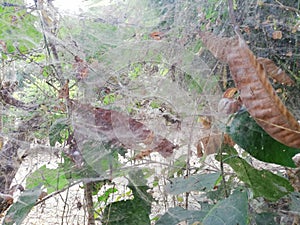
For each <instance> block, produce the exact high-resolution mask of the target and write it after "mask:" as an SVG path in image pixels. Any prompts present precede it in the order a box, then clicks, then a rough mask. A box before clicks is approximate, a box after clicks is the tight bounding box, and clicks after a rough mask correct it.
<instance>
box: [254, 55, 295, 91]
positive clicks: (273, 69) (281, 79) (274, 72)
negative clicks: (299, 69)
mask: <svg viewBox="0 0 300 225" xmlns="http://www.w3.org/2000/svg"><path fill="white" fill-rule="evenodd" d="M257 61H258V62H259V63H261V64H262V65H263V66H264V67H265V69H266V71H267V75H268V76H270V77H271V78H273V79H274V80H275V81H276V82H278V83H281V84H285V85H294V84H295V82H294V81H293V80H292V79H291V78H290V77H289V76H288V75H287V74H286V73H285V72H284V71H283V70H282V69H281V68H279V67H278V66H276V65H275V63H274V62H273V61H272V60H270V59H266V58H260V57H259V58H257Z"/></svg>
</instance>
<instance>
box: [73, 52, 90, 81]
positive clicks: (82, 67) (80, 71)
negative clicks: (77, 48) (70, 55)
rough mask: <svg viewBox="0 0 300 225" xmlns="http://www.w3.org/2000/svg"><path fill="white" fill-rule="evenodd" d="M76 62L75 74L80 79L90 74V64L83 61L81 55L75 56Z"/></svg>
mask: <svg viewBox="0 0 300 225" xmlns="http://www.w3.org/2000/svg"><path fill="white" fill-rule="evenodd" d="M74 59H75V63H74V64H73V68H74V69H75V76H76V78H77V79H78V80H82V79H84V78H86V77H87V76H88V72H89V67H88V64H87V63H86V62H85V61H83V60H82V59H81V58H80V57H79V56H75V58H74Z"/></svg>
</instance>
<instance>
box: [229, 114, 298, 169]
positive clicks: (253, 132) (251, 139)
mask: <svg viewBox="0 0 300 225" xmlns="http://www.w3.org/2000/svg"><path fill="white" fill-rule="evenodd" d="M227 132H228V134H229V135H230V136H231V137H232V139H233V140H234V141H235V142H236V143H237V144H238V145H239V146H240V147H242V148H243V149H244V150H245V151H247V152H248V153H249V154H250V155H252V156H253V157H255V158H256V159H258V160H261V161H264V162H269V163H276V164H279V165H282V166H288V167H295V163H294V162H293V160H292V157H293V156H294V155H295V154H297V153H300V149H295V148H290V147H288V146H286V145H284V144H281V143H280V142H278V141H276V140H274V139H273V138H272V137H270V136H269V135H268V134H267V133H266V132H265V131H264V130H263V129H262V128H261V127H260V126H258V125H257V123H256V122H255V121H254V120H253V119H252V118H251V117H250V115H249V113H248V112H242V113H238V114H236V115H235V116H234V118H233V121H232V122H231V124H230V125H229V126H228V127H227Z"/></svg>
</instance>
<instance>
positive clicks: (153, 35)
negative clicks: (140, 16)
mask: <svg viewBox="0 0 300 225" xmlns="http://www.w3.org/2000/svg"><path fill="white" fill-rule="evenodd" d="M163 36H164V34H163V33H162V32H160V31H154V32H152V33H151V34H150V37H151V38H153V39H154V40H157V41H159V40H161V39H162V38H163Z"/></svg>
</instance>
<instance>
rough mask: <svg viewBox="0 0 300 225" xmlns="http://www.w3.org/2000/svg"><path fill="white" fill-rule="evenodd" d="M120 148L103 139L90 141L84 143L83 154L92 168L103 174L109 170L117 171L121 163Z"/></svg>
mask: <svg viewBox="0 0 300 225" xmlns="http://www.w3.org/2000/svg"><path fill="white" fill-rule="evenodd" d="M118 150H119V149H118V148H112V146H111V145H109V144H106V143H104V142H102V141H88V142H86V143H84V145H83V148H82V156H83V158H84V160H85V161H86V162H87V163H88V165H89V166H90V167H91V168H93V169H94V170H95V171H96V172H97V173H98V174H103V173H105V172H106V171H108V170H113V171H115V170H116V169H117V168H118V167H119V166H120V165H121V164H120V162H119V161H118V154H117V151H118ZM120 150H121V149H120Z"/></svg>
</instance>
